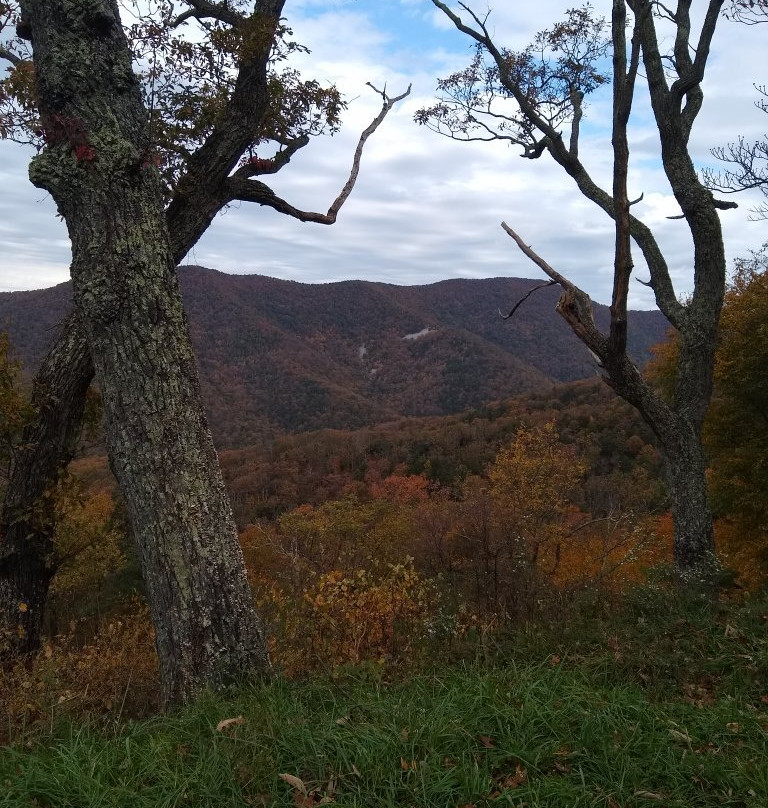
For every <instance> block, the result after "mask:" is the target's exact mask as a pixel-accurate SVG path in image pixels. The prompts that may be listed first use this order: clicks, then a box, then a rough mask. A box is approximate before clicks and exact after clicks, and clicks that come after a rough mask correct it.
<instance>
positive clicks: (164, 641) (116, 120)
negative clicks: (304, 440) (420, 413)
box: [21, 0, 268, 701]
mask: <svg viewBox="0 0 768 808" xmlns="http://www.w3.org/2000/svg"><path fill="white" fill-rule="evenodd" d="M21 7H22V12H23V14H24V17H25V21H26V22H27V23H28V25H29V29H30V30H31V35H32V45H33V52H34V61H35V68H36V76H37V86H38V94H39V97H38V103H39V109H40V113H41V118H42V121H43V126H44V128H45V132H46V142H47V145H46V148H45V149H44V150H43V151H42V153H41V154H40V155H38V156H37V157H36V158H34V160H33V161H32V164H31V166H30V178H31V179H32V182H33V183H34V184H35V185H37V186H38V187H41V188H45V189H46V190H48V191H49V192H50V193H51V195H52V196H53V198H54V200H55V201H56V204H57V206H58V208H59V212H60V213H61V214H62V215H63V217H64V219H65V221H66V223H67V227H68V230H69V235H70V239H71V241H72V254H73V261H72V280H73V285H74V296H75V305H76V309H77V311H78V314H79V316H80V319H81V322H82V324H83V327H84V329H85V333H86V338H87V343H88V347H89V349H90V354H91V356H92V358H93V364H94V368H95V373H96V380H97V382H98V384H99V386H100V388H101V393H102V398H103V402H104V411H105V421H106V441H107V447H108V452H109V457H110V463H111V465H112V468H113V471H114V473H115V476H116V477H117V480H118V482H119V484H120V487H121V490H122V492H123V496H124V498H125V501H126V507H127V511H128V515H129V517H130V520H131V524H132V527H133V531H134V535H135V537H136V541H137V544H138V548H139V554H140V559H141V563H142V569H143V573H144V578H145V582H146V586H147V597H148V600H149V604H150V609H151V613H152V618H153V622H154V624H155V628H156V634H157V649H158V655H159V660H160V668H161V674H162V679H163V683H164V688H165V695H166V700H167V701H183V700H186V699H188V698H190V697H191V696H193V695H194V694H195V693H196V692H197V691H199V690H200V689H201V688H203V687H207V686H214V687H215V686H217V685H218V684H220V683H221V682H224V681H229V680H232V679H234V678H236V677H238V676H239V675H241V674H242V673H243V672H244V671H247V670H249V669H253V668H257V669H259V668H260V669H263V668H265V667H266V666H267V665H268V659H267V654H266V646H265V640H264V635H263V630H262V627H261V624H260V622H259V620H258V618H257V616H256V614H255V612H254V610H253V607H252V604H251V598H250V591H249V588H248V584H247V579H246V576H245V568H244V564H243V558H242V553H241V551H240V547H239V544H238V540H237V533H236V529H235V525H234V521H233V518H232V514H231V509H230V506H229V502H228V499H227V496H226V492H225V490H224V486H223V483H222V479H221V474H220V471H219V466H218V462H217V458H216V454H215V451H214V448H213V442H212V440H211V435H210V431H209V430H208V428H207V424H206V422H205V417H204V415H203V412H202V408H201V404H200V394H199V383H198V377H197V370H196V367H195V362H194V357H193V355H192V349H191V345H190V341H189V337H188V333H187V327H186V322H185V317H184V312H183V309H182V302H181V296H180V293H179V288H178V281H177V277H176V272H175V266H174V260H173V255H172V250H171V247H170V244H169V238H168V230H167V226H166V219H165V213H164V209H163V198H162V192H161V186H160V181H159V177H158V174H157V171H156V170H155V169H154V167H153V166H152V164H151V160H150V159H148V155H149V153H150V147H151V144H150V143H149V142H148V141H147V139H146V132H147V126H146V112H145V110H144V108H143V105H142V103H141V99H140V94H139V88H138V84H137V79H136V77H135V76H134V74H133V72H132V69H131V61H130V51H129V48H128V43H127V41H126V39H125V35H124V32H123V29H122V26H121V24H120V21H119V15H118V9H117V3H116V2H115V1H114V0H97V2H92V3H87V4H73V3H71V2H67V0H27V2H22V3H21Z"/></svg>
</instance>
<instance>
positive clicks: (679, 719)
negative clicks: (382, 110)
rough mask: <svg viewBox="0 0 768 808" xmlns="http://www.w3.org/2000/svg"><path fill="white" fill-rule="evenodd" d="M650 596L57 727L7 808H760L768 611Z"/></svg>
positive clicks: (13, 779)
mask: <svg viewBox="0 0 768 808" xmlns="http://www.w3.org/2000/svg"><path fill="white" fill-rule="evenodd" d="M643 597H644V598H646V600H640V601H637V602H635V603H634V604H633V605H632V607H631V608H629V609H628V610H626V611H625V612H623V613H621V614H620V615H615V616H613V617H612V618H608V617H603V618H594V619H590V620H586V621H585V620H581V621H578V620H570V621H568V623H567V624H564V625H562V626H560V628H559V629H558V627H557V626H556V625H554V624H552V625H551V626H550V627H549V628H541V627H539V628H535V629H534V628H530V629H527V630H525V631H523V632H518V634H517V636H516V637H510V638H509V639H508V643H507V644H506V645H504V646H503V647H500V648H496V649H495V650H494V653H493V654H490V657H492V658H490V659H489V658H488V657H489V654H488V653H485V654H484V659H483V661H482V662H472V663H466V662H465V663H461V662H456V661H454V662H453V663H451V664H450V665H447V666H446V667H444V668H442V669H441V668H435V669H434V670H432V671H428V670H424V669H421V670H416V669H413V670H410V671H406V670H401V671H399V672H398V670H397V669H392V668H389V669H387V668H383V667H379V666H376V665H368V666H363V667H361V668H358V669H345V670H343V671H337V672H336V674H335V675H328V676H324V677H316V678H312V679H308V680H307V681H287V680H284V679H281V678H276V679H274V680H273V681H271V682H269V683H266V684H263V685H261V686H254V687H250V688H244V689H242V690H240V691H239V692H237V693H235V694H231V695H230V696H229V698H214V697H208V698H204V699H202V700H200V701H199V702H198V703H197V704H195V705H193V706H191V707H189V708H187V709H185V710H183V711H180V712H178V713H176V714H174V715H171V716H165V717H159V718H155V719H151V720H145V721H141V722H136V723H132V722H125V723H122V724H121V725H119V726H112V727H111V728H110V727H109V726H106V725H102V726H101V727H98V726H96V725H92V726H82V725H80V726H77V725H69V726H64V725H59V726H58V727H56V728H55V729H54V731H53V733H52V734H48V735H46V736H39V737H38V738H37V739H35V740H31V741H30V740H25V741H23V742H21V743H19V744H18V745H16V746H13V747H10V748H7V749H5V750H2V751H0V806H14V807H15V806H18V807H19V808H21V806H24V808H31V807H32V806H38V807H43V806H44V807H45V808H48V807H49V806H50V808H54V806H55V807H56V808H58V807H59V806H61V808H64V806H67V808H91V807H92V808H97V806H98V808H112V807H113V806H114V807H116V806H130V807H131V808H134V807H135V808H144V806H146V808H150V806H151V808H164V807H165V806H167V807H168V808H171V806H194V807H195V808H207V807H208V806H210V808H214V806H215V807H216V808H224V807H225V806H226V807H227V808H239V807H240V806H293V808H310V807H311V806H314V805H319V804H333V805H336V806H340V808H341V806H349V808H352V806H355V807H359V808H379V807H381V808H384V807H385V806H402V807H403V808H432V806H434V807H435V808H438V807H439V808H459V806H468V805H474V806H476V807H477V808H482V807H483V806H520V808H522V806H527V808H545V807H546V808H561V807H562V808H577V807H580V806H585V807H586V806H604V808H629V806H633V807H634V806H637V807H638V808H648V806H663V807H664V808H667V807H668V806H669V807H670V808H672V807H673V806H680V808H698V807H699V806H701V807H702V808H703V807H704V806H712V808H714V807H715V806H718V808H719V807H720V806H742V807H743V808H766V806H768V743H767V740H768V732H767V731H766V730H768V704H766V702H767V701H768V677H766V672H767V671H768V652H767V651H766V647H767V646H768V639H767V638H766V633H767V632H766V622H765V615H764V609H763V608H761V605H760V604H757V605H755V606H752V607H743V608H739V609H736V608H729V609H723V610H721V611H718V610H717V609H713V608H711V607H701V608H699V607H697V606H694V607H692V606H691V605H690V604H688V605H685V607H684V608H683V607H680V608H679V609H678V608H677V607H675V606H670V604H669V603H665V606H664V608H663V609H662V608H660V606H659V604H658V603H656V602H654V601H652V600H650V601H649V600H647V598H648V595H647V594H646V595H643ZM486 651H487V649H486ZM237 716H243V718H244V722H243V723H240V724H233V725H230V726H229V727H227V728H225V729H223V730H221V731H219V730H217V729H216V726H217V724H218V722H219V721H221V720H222V719H227V718H234V717H237ZM281 774H288V775H292V776H293V777H296V778H299V779H300V780H301V783H302V784H303V786H304V792H303V791H302V789H301V788H297V787H296V786H297V785H298V783H297V781H293V785H292V784H291V782H286V781H285V780H283V779H281V778H280V775H281ZM305 792H306V793H305Z"/></svg>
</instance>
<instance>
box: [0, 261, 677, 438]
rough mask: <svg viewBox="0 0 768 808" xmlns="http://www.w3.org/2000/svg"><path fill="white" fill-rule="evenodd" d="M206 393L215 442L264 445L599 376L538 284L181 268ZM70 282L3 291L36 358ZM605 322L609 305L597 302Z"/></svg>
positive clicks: (1, 316) (647, 329) (658, 320)
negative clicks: (314, 278) (304, 277)
mask: <svg viewBox="0 0 768 808" xmlns="http://www.w3.org/2000/svg"><path fill="white" fill-rule="evenodd" d="M179 278H180V282H181V288H182V294H183V296H184V303H185V308H186V311H187V317H188V322H189V329H190V335H191V338H192V341H193V344H194V347H195V352H196V356H197V359H198V365H199V368H200V377H201V389H202V394H203V400H204V403H205V406H206V409H207V411H208V414H209V420H210V423H211V427H212V430H213V432H214V436H215V438H216V441H217V445H219V446H220V447H234V446H247V445H258V444H260V443H264V442H269V441H271V440H272V439H273V438H274V437H275V435H277V434H280V433H283V432H290V431H308V430H314V429H322V428H338V429H349V428H355V427H359V426H365V425H371V424H375V423H380V422H382V421H386V420H392V419H393V418H398V417H402V416H404V415H405V416H408V415H442V414H452V413H457V412H461V411H462V410H464V409H467V408H469V407H476V406H478V405H481V404H483V403H484V402H487V401H493V400H499V399H502V398H505V397H509V396H513V395H517V394H519V393H525V392H530V391H534V390H541V389H545V388H546V387H548V386H551V385H552V384H555V383H558V382H567V381H574V380H576V379H582V378H589V377H590V376H594V375H596V374H597V372H598V369H597V367H596V365H595V362H594V359H593V358H592V357H591V355H590V354H589V352H588V351H587V349H586V348H585V347H584V346H583V345H582V344H581V343H580V342H579V341H578V340H577V339H576V337H575V336H574V335H573V334H572V333H571V331H570V329H569V328H568V326H567V325H566V324H565V323H564V322H563V321H562V319H561V318H560V317H559V316H558V315H557V314H556V312H555V311H554V308H555V304H556V301H557V298H558V292H557V290H556V289H554V288H543V289H541V290H540V291H538V292H537V293H536V294H535V295H532V296H531V298H529V299H528V300H527V301H526V302H525V303H524V304H523V305H522V306H521V307H520V308H519V309H518V310H517V312H516V313H515V316H514V317H513V318H511V319H509V320H502V318H501V317H500V316H499V310H502V311H508V310H509V309H510V308H511V306H512V305H514V303H516V302H517V301H518V300H520V299H521V298H522V297H523V295H525V294H526V293H527V292H528V291H530V290H531V289H532V288H533V287H534V286H535V285H538V284H540V281H536V280H531V279H525V278H489V279H463V278H455V279H450V280H443V281H438V282H437V283H433V284H427V285H415V286H397V285H394V284H386V283H380V282H372V281H362V280H354V281H339V282H334V283H326V284H305V283H300V282H298V281H286V280H280V279H277V278H270V277H268V276H264V275H227V274H225V273H222V272H219V271H217V270H213V269H208V268H204V267H196V266H185V267H180V268H179ZM71 294H72V292H71V285H70V284H69V283H65V284H60V285H58V286H55V287H51V288H50V289H44V290H36V291H31V292H4V293H0V328H4V329H5V330H7V331H8V332H9V334H10V336H11V340H12V342H13V344H14V346H15V347H16V350H17V353H18V355H19V356H20V357H21V359H22V360H23V362H24V364H25V366H26V367H27V368H29V369H32V368H34V367H35V366H36V365H37V363H38V362H39V361H40V359H41V358H42V356H43V355H44V353H45V351H46V350H47V347H48V346H49V345H50V344H51V343H52V342H53V340H54V339H55V336H56V326H57V324H58V323H59V322H60V320H61V319H62V318H63V317H64V316H65V314H66V313H67V311H68V310H69V309H70V308H71ZM595 319H596V321H597V323H598V325H599V326H602V327H606V325H607V322H608V311H607V307H605V306H601V305H599V304H596V305H595ZM667 329H668V323H667V321H666V320H665V319H664V318H663V316H662V315H661V314H660V313H659V312H656V311H650V312H631V313H630V316H629V344H630V350H631V352H632V354H633V356H634V358H635V359H636V361H638V362H640V363H642V362H644V361H645V359H646V358H647V357H648V351H649V349H650V347H651V346H652V345H653V344H655V343H657V342H659V341H660V340H661V339H663V338H664V335H665V333H666V331H667Z"/></svg>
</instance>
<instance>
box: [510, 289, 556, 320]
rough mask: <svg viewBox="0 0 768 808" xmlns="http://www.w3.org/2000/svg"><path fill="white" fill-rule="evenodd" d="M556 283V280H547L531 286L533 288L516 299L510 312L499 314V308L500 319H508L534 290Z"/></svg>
mask: <svg viewBox="0 0 768 808" xmlns="http://www.w3.org/2000/svg"><path fill="white" fill-rule="evenodd" d="M556 284H557V281H547V282H546V283H540V284H539V285H538V286H534V287H533V289H531V290H530V291H528V292H526V293H525V294H524V295H523V296H522V297H521V298H520V300H518V301H517V303H515V305H514V306H512V311H510V312H509V314H501V310H499V314H501V319H502V320H509V318H510V317H511V316H512V315H513V314H514V313H515V312H516V311H517V310H518V309H519V308H520V306H522V305H523V303H525V301H526V300H528V298H529V297H530V296H531V295H532V294H533V293H534V292H538V291H539V289H546V287H547V286H555V285H556Z"/></svg>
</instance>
